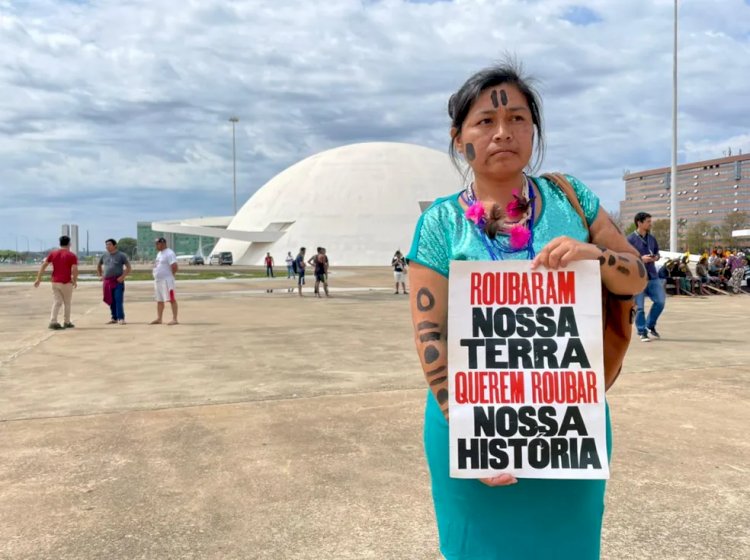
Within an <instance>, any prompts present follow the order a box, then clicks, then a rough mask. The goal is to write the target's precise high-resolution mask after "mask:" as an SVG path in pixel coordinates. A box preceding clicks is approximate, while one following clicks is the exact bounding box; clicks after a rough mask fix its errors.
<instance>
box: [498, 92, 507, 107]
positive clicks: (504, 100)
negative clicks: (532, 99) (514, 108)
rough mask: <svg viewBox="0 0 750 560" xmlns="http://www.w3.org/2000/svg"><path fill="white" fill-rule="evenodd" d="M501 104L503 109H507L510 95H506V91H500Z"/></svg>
mask: <svg viewBox="0 0 750 560" xmlns="http://www.w3.org/2000/svg"><path fill="white" fill-rule="evenodd" d="M500 103H502V104H503V107H505V106H506V105H507V104H508V94H507V93H505V90H504V89H501V90H500Z"/></svg>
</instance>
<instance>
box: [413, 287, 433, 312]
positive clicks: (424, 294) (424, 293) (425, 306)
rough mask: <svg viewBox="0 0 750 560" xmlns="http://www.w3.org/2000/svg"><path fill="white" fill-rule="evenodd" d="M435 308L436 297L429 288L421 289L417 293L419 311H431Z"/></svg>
mask: <svg viewBox="0 0 750 560" xmlns="http://www.w3.org/2000/svg"><path fill="white" fill-rule="evenodd" d="M424 300H426V301H424ZM433 307H435V296H433V295H432V292H431V291H430V290H428V289H427V288H420V289H419V291H418V292H417V309H419V310H420V311H430V310H431V309H432V308H433Z"/></svg>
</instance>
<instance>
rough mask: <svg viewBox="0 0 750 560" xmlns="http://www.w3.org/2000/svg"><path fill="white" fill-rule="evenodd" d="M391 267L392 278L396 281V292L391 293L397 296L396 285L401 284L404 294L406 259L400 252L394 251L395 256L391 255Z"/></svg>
mask: <svg viewBox="0 0 750 560" xmlns="http://www.w3.org/2000/svg"><path fill="white" fill-rule="evenodd" d="M391 266H392V267H393V278H394V279H395V280H396V291H395V292H393V293H394V294H396V295H398V285H399V284H401V286H402V287H403V289H404V294H406V259H405V258H404V255H402V254H401V251H396V254H395V255H393V258H392V259H391Z"/></svg>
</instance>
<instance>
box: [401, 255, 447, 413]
mask: <svg viewBox="0 0 750 560" xmlns="http://www.w3.org/2000/svg"><path fill="white" fill-rule="evenodd" d="M410 285H411V291H410V295H411V298H410V299H411V318H412V323H413V324H414V341H415V344H416V347H417V354H418V355H419V360H420V361H421V362H422V371H423V372H424V376H425V380H426V381H427V384H428V385H429V386H430V390H431V391H432V394H433V395H434V396H435V400H436V401H437V403H438V405H440V410H442V411H443V414H444V415H445V418H446V419H448V341H447V335H448V279H447V278H446V277H445V276H443V275H441V274H439V273H437V272H435V271H434V270H432V269H430V268H427V267H426V266H422V265H420V264H417V263H415V262H413V263H412V266H411V280H410Z"/></svg>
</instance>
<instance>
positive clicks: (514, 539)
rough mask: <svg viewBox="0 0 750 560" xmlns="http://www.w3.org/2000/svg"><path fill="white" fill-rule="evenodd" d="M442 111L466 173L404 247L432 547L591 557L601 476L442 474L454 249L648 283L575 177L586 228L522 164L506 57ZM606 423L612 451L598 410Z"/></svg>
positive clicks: (534, 97) (523, 122)
mask: <svg viewBox="0 0 750 560" xmlns="http://www.w3.org/2000/svg"><path fill="white" fill-rule="evenodd" d="M448 115H449V117H450V119H451V129H450V136H451V142H450V153H451V155H452V157H453V160H454V162H455V161H456V159H458V155H457V154H462V156H463V159H464V160H465V162H466V164H467V165H468V167H469V169H470V172H471V173H472V175H473V181H471V182H470V183H469V185H468V186H467V187H466V188H464V189H462V190H461V191H459V192H457V193H454V194H452V195H449V196H446V197H443V198H439V199H437V200H435V202H434V203H433V204H432V206H430V208H428V209H427V210H425V211H424V213H423V214H422V215H421V217H420V218H419V221H418V223H417V226H416V231H415V234H414V241H413V244H412V248H411V250H410V252H409V254H408V256H407V262H408V263H409V275H410V285H411V290H410V292H411V298H410V303H411V309H412V322H413V325H414V331H413V332H414V340H415V344H416V349H417V353H418V355H419V358H420V361H421V364H422V369H423V372H424V376H425V380H426V385H427V386H428V387H427V405H426V407H425V420H424V446H425V452H426V455H427V464H428V467H429V470H430V479H431V483H432V496H433V502H434V506H435V514H436V520H437V529H438V535H439V538H440V551H441V552H442V554H443V556H444V558H445V559H447V560H466V559H469V558H472V559H479V558H482V559H490V558H492V559H500V558H507V559H513V560H516V559H532V558H533V559H537V558H554V559H555V560H598V558H599V552H600V543H601V528H602V517H603V513H604V507H603V503H604V494H605V489H606V481H605V480H564V479H554V480H542V479H532V478H529V479H521V480H519V479H517V478H515V477H514V476H512V475H511V474H510V473H504V474H501V475H499V476H496V477H492V478H487V479H482V480H471V479H459V478H451V477H450V461H449V435H448V423H449V418H448V401H449V398H448V397H449V388H448V383H449V381H448V369H447V368H448V360H449V356H448V343H447V338H446V337H447V329H448V276H449V274H450V263H451V261H452V260H457V259H458V260H482V261H489V260H493V261H494V260H500V259H504V260H531V261H532V263H531V266H532V267H536V266H543V267H546V268H548V269H552V270H555V269H559V268H560V267H564V266H566V265H567V264H568V263H570V262H573V261H578V260H591V261H594V262H597V261H599V264H600V270H601V282H602V284H603V286H604V287H606V288H607V289H608V290H609V291H610V292H612V293H614V294H618V295H620V296H623V297H626V296H631V297H632V295H634V294H636V293H638V292H640V291H642V290H643V286H644V285H645V283H646V279H645V271H643V270H642V268H643V265H642V264H641V263H640V261H639V260H638V258H637V256H636V252H635V251H634V250H633V248H632V247H631V246H630V245H629V244H628V242H627V241H626V239H625V237H624V236H623V235H622V234H621V233H619V231H618V230H617V229H616V226H615V225H614V224H613V223H612V221H611V220H610V219H609V218H608V215H607V213H606V211H605V210H604V209H603V208H601V206H600V203H599V199H598V197H597V196H596V195H595V194H594V193H593V192H592V191H591V190H590V189H589V188H588V187H587V186H586V185H584V184H583V183H582V182H581V181H579V180H578V179H576V178H574V177H569V176H568V177H567V180H568V181H569V182H570V183H571V185H572V187H573V190H574V191H575V195H576V197H577V198H578V202H579V203H580V206H581V208H582V211H583V213H584V215H585V217H586V222H587V223H588V224H590V227H588V228H587V227H586V224H584V222H583V220H581V218H580V216H579V214H578V212H577V211H576V210H575V209H574V208H573V206H572V204H571V200H570V199H568V197H567V196H566V194H565V192H564V191H563V190H562V188H560V187H558V186H557V185H556V184H555V183H554V182H553V181H552V180H551V179H549V178H547V177H544V176H541V177H536V176H533V177H531V176H527V175H526V174H525V173H524V170H525V169H528V168H530V167H531V165H532V163H531V156H532V154H533V153H534V152H536V162H535V164H534V166H536V164H537V163H538V162H539V161H540V160H541V156H542V155H543V146H544V133H543V127H542V118H541V101H540V99H539V96H538V94H537V93H536V92H535V91H534V90H533V88H532V87H531V86H530V85H529V81H528V80H527V79H526V78H524V77H522V75H521V72H520V70H519V69H518V68H516V67H515V66H514V65H513V64H510V63H508V64H502V65H499V66H495V67H492V68H488V69H485V70H482V71H480V72H477V73H476V74H474V75H473V76H471V77H470V78H469V79H468V80H467V81H466V83H465V84H464V85H463V86H462V87H461V88H460V89H459V90H458V91H457V92H456V93H455V94H454V95H452V96H451V98H450V100H449V102H448ZM456 165H457V166H459V164H458V163H457V164H456ZM542 201H543V205H542ZM605 239H606V240H607V241H606V242H605V241H604V240H605ZM597 245H600V246H601V247H598V246H597ZM639 267H640V268H639ZM467 297H468V294H467ZM606 432H607V449H608V456H611V442H612V439H611V428H610V421H609V414H608V413H607V414H606ZM542 520H551V522H549V523H546V522H543V521H542Z"/></svg>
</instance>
